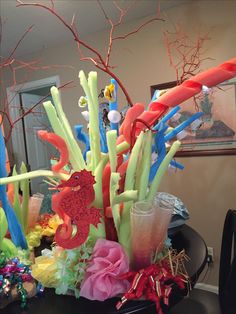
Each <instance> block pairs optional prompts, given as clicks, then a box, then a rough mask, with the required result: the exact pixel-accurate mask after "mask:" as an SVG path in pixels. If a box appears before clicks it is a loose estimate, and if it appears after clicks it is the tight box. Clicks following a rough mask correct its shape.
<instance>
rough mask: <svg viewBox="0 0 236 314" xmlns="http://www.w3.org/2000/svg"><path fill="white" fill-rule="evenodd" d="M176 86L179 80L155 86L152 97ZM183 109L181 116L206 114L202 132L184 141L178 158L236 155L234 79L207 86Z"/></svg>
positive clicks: (152, 87) (187, 102)
mask: <svg viewBox="0 0 236 314" xmlns="http://www.w3.org/2000/svg"><path fill="white" fill-rule="evenodd" d="M176 85H177V82H176V81H171V82H166V83H161V84H156V85H152V86H150V91H151V97H152V96H153V94H154V92H155V90H168V89H170V88H173V87H175V86H176ZM196 104H197V108H196ZM180 106H181V109H180V111H179V113H180V114H181V116H183V115H188V114H189V115H190V114H193V113H195V112H196V111H203V112H204V115H203V116H202V119H203V124H202V126H201V127H200V128H199V130H198V131H196V132H195V134H191V135H190V136H187V137H186V138H183V139H181V143H182V144H181V148H180V150H179V151H178V152H177V153H176V155H175V156H176V157H191V156H217V155H236V80H235V78H234V79H232V80H229V81H225V82H223V83H222V84H219V85H218V86H216V87H214V88H211V89H208V88H207V87H206V89H205V90H204V89H203V91H202V93H201V94H200V95H198V96H197V98H195V99H194V97H192V98H191V99H189V100H187V101H185V102H184V103H183V104H180ZM226 106H227V107H226Z"/></svg>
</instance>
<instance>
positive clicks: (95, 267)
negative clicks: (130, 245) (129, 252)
mask: <svg viewBox="0 0 236 314" xmlns="http://www.w3.org/2000/svg"><path fill="white" fill-rule="evenodd" d="M128 271H129V260H128V257H127V256H126V254H125V252H124V250H123V248H122V246H121V245H120V244H119V243H117V242H113V241H108V240H105V239H98V240H97V242H96V244H95V246H94V249H93V255H92V259H91V262H90V264H89V266H88V268H87V271H86V275H85V279H84V281H83V282H82V284H81V289H80V296H82V297H85V298H87V299H90V300H98V301H104V300H106V299H108V298H112V297H114V296H117V295H118V294H120V293H124V292H126V291H127V289H128V288H129V285H130V284H129V283H128V281H126V280H121V279H120V276H121V275H123V274H124V273H126V272H128Z"/></svg>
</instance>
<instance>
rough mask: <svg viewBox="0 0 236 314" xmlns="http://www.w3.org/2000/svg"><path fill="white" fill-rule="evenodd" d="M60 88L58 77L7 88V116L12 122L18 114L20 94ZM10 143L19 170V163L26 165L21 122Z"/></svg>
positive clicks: (13, 131)
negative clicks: (53, 87)
mask: <svg viewBox="0 0 236 314" xmlns="http://www.w3.org/2000/svg"><path fill="white" fill-rule="evenodd" d="M49 85H51V86H53V85H54V86H57V87H58V86H60V78H59V76H58V75H55V76H51V77H47V78H44V79H40V80H36V81H30V82H26V83H23V84H19V85H15V86H10V87H7V89H6V90H7V99H8V103H9V104H10V105H9V106H8V111H9V116H10V118H11V120H12V121H14V120H15V119H16V118H17V117H18V116H19V115H20V114H21V112H20V109H21V108H19V103H20V93H24V92H29V91H31V90H35V89H40V88H43V87H47V86H49ZM11 142H12V153H13V159H14V162H15V164H16V167H17V169H19V167H20V165H21V162H24V163H25V164H26V152H25V145H22V143H24V135H23V125H22V120H20V121H19V122H18V123H17V130H16V129H15V130H14V128H13V130H12V135H11Z"/></svg>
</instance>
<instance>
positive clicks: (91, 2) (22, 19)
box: [0, 0, 186, 57]
mask: <svg viewBox="0 0 236 314" xmlns="http://www.w3.org/2000/svg"><path fill="white" fill-rule="evenodd" d="M32 1H37V0H32ZM25 2H29V1H28V0H25ZM38 2H39V1H38ZM40 2H41V3H45V4H50V1H40ZM100 2H101V3H102V5H103V7H104V9H105V11H106V13H107V15H108V16H109V17H111V18H112V19H117V18H118V10H117V8H116V7H115V6H114V4H113V1H110V0H102V1H100ZM133 2H134V1H133V0H120V1H119V4H120V6H122V7H127V6H128V5H130V4H131V3H133ZM185 2H186V1H181V0H168V1H167V0H163V1H161V9H164V10H166V9H168V8H169V7H172V6H175V5H180V4H182V3H185ZM54 3H55V8H56V10H57V11H58V12H59V14H60V15H61V16H63V17H64V18H65V19H66V20H67V21H70V20H71V18H72V16H73V14H76V19H75V21H76V25H77V28H78V29H79V34H80V36H82V37H83V36H86V35H87V34H91V33H93V32H97V31H100V30H103V29H105V28H106V27H108V23H107V21H106V20H105V18H104V14H103V13H102V10H101V9H100V8H99V6H98V3H97V1H96V0H87V1H84V0H55V1H54ZM157 5H158V1H157V0H138V1H136V2H135V5H133V6H132V9H131V10H130V11H129V13H128V15H127V16H126V18H125V20H124V22H127V21H131V20H133V19H137V18H141V17H145V16H148V15H152V14H155V12H156V10H157ZM0 15H1V19H2V41H1V47H0V49H1V51H0V55H1V56H4V57H6V56H7V55H8V54H9V53H10V52H11V51H12V49H13V48H14V47H15V45H16V43H17V41H18V40H19V38H20V37H21V36H22V34H23V33H24V31H25V30H26V29H27V28H28V27H29V26H30V25H34V27H33V30H32V31H31V32H30V33H28V34H27V36H26V38H25V39H24V41H23V42H22V43H21V45H20V46H19V47H18V48H17V51H16V54H15V56H16V57H19V56H23V55H25V54H29V53H32V52H35V51H38V50H40V49H42V48H46V47H48V46H52V45H57V44H59V43H60V42H68V41H69V40H70V39H71V34H69V32H68V31H67V30H66V29H65V27H63V26H62V24H61V23H60V21H58V20H57V19H56V18H55V17H54V16H52V15H51V14H50V13H49V12H46V11H44V10H43V9H41V8H37V7H16V1H15V0H0Z"/></svg>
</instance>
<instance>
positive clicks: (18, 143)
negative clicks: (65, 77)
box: [7, 76, 59, 194]
mask: <svg viewBox="0 0 236 314" xmlns="http://www.w3.org/2000/svg"><path fill="white" fill-rule="evenodd" d="M52 86H59V77H58V76H56V77H50V78H47V79H43V80H38V81H33V82H29V83H26V84H24V86H23V88H22V87H20V88H19V89H17V86H16V87H14V89H13V90H12V88H9V89H8V90H7V92H8V96H9V99H11V98H10V97H11V95H10V94H11V93H15V99H14V104H12V103H11V105H10V106H9V112H10V116H11V118H12V120H13V121H14V119H15V118H16V117H17V116H19V115H21V114H23V113H24V112H26V111H27V110H29V109H30V108H32V107H33V106H34V105H35V104H37V103H39V102H40V101H41V100H42V99H44V100H43V101H47V100H51V101H52V98H51V96H50V88H51V87H52ZM47 95H48V97H47V98H46V99H45V96H47ZM52 103H53V101H52ZM38 130H47V131H49V132H50V131H52V129H51V126H50V123H49V120H48V117H47V114H46V112H45V110H44V108H43V105H42V104H39V105H38V106H37V107H36V108H34V109H33V110H32V113H29V114H27V115H26V116H25V117H24V118H23V119H21V121H19V122H18V124H16V126H15V127H14V128H13V132H12V138H11V140H12V146H13V156H14V162H15V164H16V167H17V170H19V168H20V165H21V162H22V161H23V162H24V163H25V164H26V165H27V168H28V170H29V171H33V170H39V169H50V168H51V164H50V158H51V157H56V156H57V154H58V153H57V151H56V149H55V148H54V147H53V146H51V145H50V144H47V143H45V142H43V141H41V140H40V139H39V138H38V136H37V131H38ZM30 189H31V193H32V194H34V193H37V192H39V193H42V194H46V193H47V190H48V187H47V185H46V183H44V182H43V181H42V178H35V179H34V180H31V183H30Z"/></svg>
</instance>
